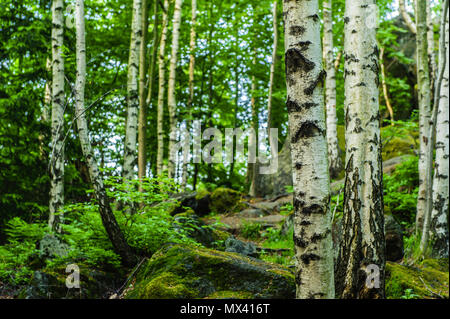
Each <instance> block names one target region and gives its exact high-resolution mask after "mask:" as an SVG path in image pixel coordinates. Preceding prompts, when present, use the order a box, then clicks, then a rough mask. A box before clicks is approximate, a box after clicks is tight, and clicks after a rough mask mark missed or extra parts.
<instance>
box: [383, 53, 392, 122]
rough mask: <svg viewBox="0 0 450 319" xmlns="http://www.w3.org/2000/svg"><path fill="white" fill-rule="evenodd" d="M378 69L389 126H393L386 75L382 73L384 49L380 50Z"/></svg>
mask: <svg viewBox="0 0 450 319" xmlns="http://www.w3.org/2000/svg"><path fill="white" fill-rule="evenodd" d="M380 69H381V86H382V87H383V97H384V101H385V102H386V108H387V109H388V112H389V117H390V118H391V125H394V110H393V109H392V105H391V101H390V100H389V94H388V88H387V84H386V74H385V71H384V48H381V49H380Z"/></svg>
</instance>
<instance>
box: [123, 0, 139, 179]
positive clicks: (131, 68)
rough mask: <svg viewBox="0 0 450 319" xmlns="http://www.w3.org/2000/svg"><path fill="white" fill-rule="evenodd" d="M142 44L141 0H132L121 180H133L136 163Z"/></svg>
mask: <svg viewBox="0 0 450 319" xmlns="http://www.w3.org/2000/svg"><path fill="white" fill-rule="evenodd" d="M141 42H142V0H133V18H132V22H131V41H130V55H129V58H128V79H127V104H128V107H127V120H126V129H125V145H124V161H123V178H124V180H131V179H133V178H134V166H135V165H136V163H137V154H136V137H137V125H138V108H139V91H138V81H139V53H140V52H139V48H140V45H141Z"/></svg>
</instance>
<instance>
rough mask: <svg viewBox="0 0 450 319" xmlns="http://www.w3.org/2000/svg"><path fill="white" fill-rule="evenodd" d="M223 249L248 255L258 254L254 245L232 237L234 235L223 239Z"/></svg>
mask: <svg viewBox="0 0 450 319" xmlns="http://www.w3.org/2000/svg"><path fill="white" fill-rule="evenodd" d="M225 251H227V252H232V253H238V254H241V255H244V256H250V257H257V256H258V252H257V250H256V246H255V245H254V244H253V243H245V242H243V241H241V240H239V239H236V238H234V236H231V237H229V238H228V239H227V240H226V241H225Z"/></svg>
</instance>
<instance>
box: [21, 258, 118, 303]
mask: <svg viewBox="0 0 450 319" xmlns="http://www.w3.org/2000/svg"><path fill="white" fill-rule="evenodd" d="M76 265H77V266H78V268H79V270H80V272H79V276H80V277H79V279H80V286H79V288H68V287H67V286H66V279H67V278H68V276H69V275H71V274H72V272H73V271H70V272H68V273H66V266H58V267H55V268H53V267H52V268H46V269H43V270H40V271H35V272H34V274H33V277H32V279H31V281H30V284H29V285H28V286H27V287H26V288H24V289H23V290H22V291H21V293H20V294H19V296H18V297H19V298H21V299H22V298H24V299H80V298H82V299H101V298H105V297H107V296H108V295H109V294H111V293H112V292H113V288H114V287H117V286H118V285H119V284H120V283H121V282H123V281H124V279H125V278H124V275H123V274H120V273H108V272H105V271H103V270H99V269H94V268H93V267H91V266H88V265H84V264H81V263H77V264H76Z"/></svg>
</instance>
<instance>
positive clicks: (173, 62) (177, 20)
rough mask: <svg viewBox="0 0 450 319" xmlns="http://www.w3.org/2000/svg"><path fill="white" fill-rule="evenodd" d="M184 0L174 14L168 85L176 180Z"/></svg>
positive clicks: (179, 0)
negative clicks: (177, 77) (181, 31)
mask: <svg viewBox="0 0 450 319" xmlns="http://www.w3.org/2000/svg"><path fill="white" fill-rule="evenodd" d="M182 4H183V0H175V10H174V12H173V32H172V53H171V56H170V71H169V83H168V99H167V106H168V109H169V122H170V135H169V178H175V167H176V163H175V161H176V150H175V146H176V143H177V101H176V94H175V86H176V74H177V59H178V48H179V41H180V24H181V5H182Z"/></svg>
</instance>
